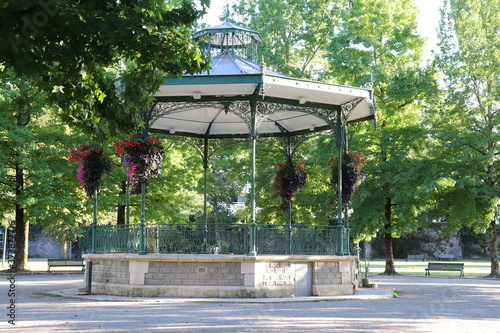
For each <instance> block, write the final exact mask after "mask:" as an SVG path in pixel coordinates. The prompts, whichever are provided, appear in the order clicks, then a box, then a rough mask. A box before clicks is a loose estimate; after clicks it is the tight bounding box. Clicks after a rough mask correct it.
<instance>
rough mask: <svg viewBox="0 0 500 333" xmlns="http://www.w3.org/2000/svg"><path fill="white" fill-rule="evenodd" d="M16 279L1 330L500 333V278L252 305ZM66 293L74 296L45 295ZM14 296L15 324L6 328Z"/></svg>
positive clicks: (432, 280) (410, 279)
mask: <svg viewBox="0 0 500 333" xmlns="http://www.w3.org/2000/svg"><path fill="white" fill-rule="evenodd" d="M15 278H16V281H15V289H16V291H15V293H16V295H15V298H13V297H9V296H8V293H9V288H10V282H9V275H6V274H1V275H0V279H1V282H0V295H1V296H0V299H1V300H2V301H1V303H2V305H1V307H2V310H1V311H0V313H1V317H0V318H1V321H0V331H1V332H30V333H33V332H35V331H36V333H41V332H56V331H57V332H149V331H152V332H304V331H306V332H332V331H335V332H398V333H399V332H445V333H447V332H453V333H456V332H480V333H490V332H500V319H499V318H500V280H491V279H480V278H467V277H465V278H458V277H457V278H454V277H452V278H443V277H437V276H432V277H424V276H396V277H385V276H376V277H375V282H377V283H378V285H379V288H378V289H362V290H361V291H360V292H359V293H358V296H359V295H361V298H364V299H359V298H354V297H353V298H349V297H347V299H344V300H333V299H332V300H328V301H315V300H314V299H313V300H312V301H307V302H303V301H299V300H298V299H297V300H292V301H290V299H289V300H288V301H287V302H283V301H281V302H280V301H279V300H267V302H258V303H255V300H238V301H235V300H232V301H230V302H228V301H225V302H222V301H217V300H215V301H213V302H199V301H196V300H179V299H177V300H171V299H170V300H169V299H154V298H149V299H130V298H116V297H112V296H99V297H97V300H96V297H94V299H93V298H92V297H88V296H81V295H78V292H77V288H79V287H82V285H83V274H33V275H17V276H16V277H15ZM62 289H64V290H67V291H66V292H65V293H62V294H64V295H66V296H71V297H54V296H48V295H46V294H40V293H51V294H57V291H58V290H62ZM370 295H371V296H372V298H370V297H369V296H370ZM383 295H385V296H388V295H398V297H396V298H392V297H382V296H383ZM365 296H366V297H365ZM373 297H375V298H373ZM11 299H14V300H15V306H16V307H15V325H11V324H9V323H8V320H10V319H9V316H8V315H9V311H10V310H9V309H7V307H8V306H9V304H10V303H9V302H10V300H11Z"/></svg>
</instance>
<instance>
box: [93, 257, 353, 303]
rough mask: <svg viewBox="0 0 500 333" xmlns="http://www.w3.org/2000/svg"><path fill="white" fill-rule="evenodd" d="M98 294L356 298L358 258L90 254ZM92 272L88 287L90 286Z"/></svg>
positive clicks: (95, 288)
mask: <svg viewBox="0 0 500 333" xmlns="http://www.w3.org/2000/svg"><path fill="white" fill-rule="evenodd" d="M83 257H84V259H85V260H86V263H87V266H89V263H90V262H92V277H91V278H90V282H91V285H90V287H91V288H90V289H91V293H92V294H107V295H119V296H132V297H183V298H281V297H297V296H339V295H352V294H354V293H355V292H356V290H357V288H358V277H357V270H356V265H355V259H356V257H354V256H315V255H258V256H246V255H220V254H219V255H214V254H192V255H187V254H186V255H182V254H151V255H137V254H86V255H84V256H83ZM88 282H89V270H88V269H87V273H86V274H85V286H89V284H88Z"/></svg>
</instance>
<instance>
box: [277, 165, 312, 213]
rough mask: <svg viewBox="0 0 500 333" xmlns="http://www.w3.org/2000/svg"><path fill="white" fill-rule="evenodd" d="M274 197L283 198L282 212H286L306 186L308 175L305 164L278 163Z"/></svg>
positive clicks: (280, 208)
mask: <svg viewBox="0 0 500 333" xmlns="http://www.w3.org/2000/svg"><path fill="white" fill-rule="evenodd" d="M274 167H275V168H276V169H277V172H276V176H275V177H274V196H280V197H281V202H282V203H281V205H280V206H279V207H278V209H279V210H280V211H286V210H287V209H288V207H289V204H290V202H291V201H292V198H293V197H294V196H295V195H296V194H297V193H298V192H299V191H300V190H301V189H302V188H303V187H304V186H305V185H306V181H307V174H306V173H305V171H304V168H305V164H304V162H303V161H302V162H289V163H276V164H275V165H274Z"/></svg>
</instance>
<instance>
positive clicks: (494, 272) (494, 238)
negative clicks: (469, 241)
mask: <svg viewBox="0 0 500 333" xmlns="http://www.w3.org/2000/svg"><path fill="white" fill-rule="evenodd" d="M488 229H489V234H490V258H491V273H490V277H500V269H499V265H498V232H497V225H496V223H495V219H493V220H491V221H490V226H489V227H488Z"/></svg>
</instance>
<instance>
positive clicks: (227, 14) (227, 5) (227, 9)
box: [226, 2, 229, 22]
mask: <svg viewBox="0 0 500 333" xmlns="http://www.w3.org/2000/svg"><path fill="white" fill-rule="evenodd" d="M228 21H229V2H227V3H226V22H228Z"/></svg>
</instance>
